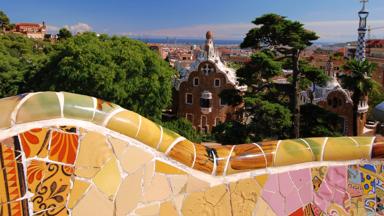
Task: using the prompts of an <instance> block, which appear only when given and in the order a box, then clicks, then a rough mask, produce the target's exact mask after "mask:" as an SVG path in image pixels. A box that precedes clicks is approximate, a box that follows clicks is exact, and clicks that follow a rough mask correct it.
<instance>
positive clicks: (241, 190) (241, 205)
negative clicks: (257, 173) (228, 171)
mask: <svg viewBox="0 0 384 216" xmlns="http://www.w3.org/2000/svg"><path fill="white" fill-rule="evenodd" d="M229 191H230V197H231V207H232V213H233V215H251V214H252V212H253V211H254V209H255V207H256V203H257V200H258V197H260V195H261V187H260V186H259V185H258V182H257V180H256V179H255V178H251V179H244V180H239V181H237V182H233V183H230V184H229Z"/></svg>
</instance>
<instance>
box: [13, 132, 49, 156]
mask: <svg viewBox="0 0 384 216" xmlns="http://www.w3.org/2000/svg"><path fill="white" fill-rule="evenodd" d="M50 135H51V131H50V130H49V129H48V128H35V129H32V130H29V131H26V132H24V133H21V134H19V139H20V142H21V145H22V147H23V151H24V153H25V156H26V157H27V158H32V157H35V156H37V157H40V158H45V157H46V156H47V155H48V144H49V139H50Z"/></svg>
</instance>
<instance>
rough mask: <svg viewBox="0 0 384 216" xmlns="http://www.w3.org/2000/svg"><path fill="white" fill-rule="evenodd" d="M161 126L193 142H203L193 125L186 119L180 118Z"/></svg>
mask: <svg viewBox="0 0 384 216" xmlns="http://www.w3.org/2000/svg"><path fill="white" fill-rule="evenodd" d="M161 124H162V125H163V126H164V127H165V128H168V129H170V130H172V131H175V132H176V133H178V134H180V135H181V136H183V137H185V138H187V139H189V140H191V141H193V142H196V143H200V142H201V141H202V137H201V135H200V134H199V133H198V132H197V131H196V130H195V129H194V128H193V126H192V123H191V122H190V121H188V120H187V119H185V118H179V119H176V120H172V121H167V122H163V123H161Z"/></svg>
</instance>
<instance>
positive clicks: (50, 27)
mask: <svg viewBox="0 0 384 216" xmlns="http://www.w3.org/2000/svg"><path fill="white" fill-rule="evenodd" d="M59 29H60V27H58V26H53V25H47V31H48V32H57V31H59Z"/></svg>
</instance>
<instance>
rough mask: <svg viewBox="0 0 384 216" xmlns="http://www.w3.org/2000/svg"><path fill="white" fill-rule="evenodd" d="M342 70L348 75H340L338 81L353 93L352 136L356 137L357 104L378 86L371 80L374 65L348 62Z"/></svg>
mask: <svg viewBox="0 0 384 216" xmlns="http://www.w3.org/2000/svg"><path fill="white" fill-rule="evenodd" d="M343 68H344V69H345V70H346V71H348V72H349V73H350V74H343V75H341V76H340V79H341V81H342V85H343V87H344V88H346V89H348V90H350V91H352V92H353V94H352V101H353V134H354V135H355V136H357V135H358V131H357V124H358V123H357V117H358V104H359V102H360V100H361V99H363V97H365V96H368V94H369V93H370V92H372V91H373V90H375V88H376V87H377V85H378V84H377V83H376V82H375V81H374V80H373V79H372V78H371V77H372V73H373V71H374V69H375V68H376V65H375V64H372V63H370V62H368V61H367V60H364V61H357V60H350V61H348V62H347V63H346V64H345V65H344V66H343Z"/></svg>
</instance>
